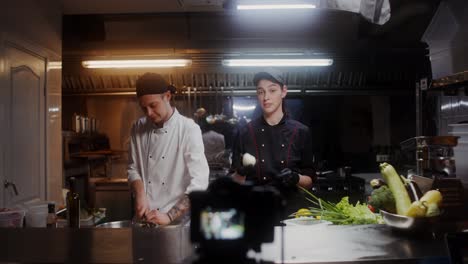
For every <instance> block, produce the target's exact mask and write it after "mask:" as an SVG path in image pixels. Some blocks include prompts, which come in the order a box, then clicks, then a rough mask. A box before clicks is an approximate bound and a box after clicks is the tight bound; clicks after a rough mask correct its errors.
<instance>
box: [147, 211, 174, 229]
mask: <svg viewBox="0 0 468 264" xmlns="http://www.w3.org/2000/svg"><path fill="white" fill-rule="evenodd" d="M146 221H148V222H151V223H154V224H158V225H168V224H170V223H171V219H170V218H169V215H168V214H166V213H161V212H159V211H158V210H151V211H149V212H148V213H147V214H146Z"/></svg>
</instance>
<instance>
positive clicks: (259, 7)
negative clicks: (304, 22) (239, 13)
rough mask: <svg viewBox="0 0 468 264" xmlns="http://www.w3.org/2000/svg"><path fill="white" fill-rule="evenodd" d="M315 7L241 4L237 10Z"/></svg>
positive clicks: (307, 5)
mask: <svg viewBox="0 0 468 264" xmlns="http://www.w3.org/2000/svg"><path fill="white" fill-rule="evenodd" d="M316 7H317V6H316V5H312V4H270V5H259V4H252V5H249V4H242V5H237V10H271V9H312V8H316Z"/></svg>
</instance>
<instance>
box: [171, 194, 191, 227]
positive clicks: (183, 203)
mask: <svg viewBox="0 0 468 264" xmlns="http://www.w3.org/2000/svg"><path fill="white" fill-rule="evenodd" d="M189 209H190V199H189V197H188V195H184V197H182V199H180V200H179V201H178V202H177V203H176V204H175V205H174V206H173V207H172V208H171V210H169V212H167V215H168V216H169V219H170V220H171V222H172V221H174V220H176V219H177V218H179V217H181V216H182V215H184V214H185V213H187V212H188V210H189Z"/></svg>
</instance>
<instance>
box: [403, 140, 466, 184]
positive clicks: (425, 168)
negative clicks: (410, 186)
mask: <svg viewBox="0 0 468 264" xmlns="http://www.w3.org/2000/svg"><path fill="white" fill-rule="evenodd" d="M457 144H458V137H454V136H434V137H424V136H423V137H414V138H410V139H407V140H405V141H403V142H401V143H400V146H401V150H402V152H403V158H404V161H403V163H406V164H404V167H406V168H408V169H409V170H410V172H409V174H416V175H420V176H425V177H429V178H433V177H437V178H447V177H450V178H454V177H455V176H456V169H455V158H454V154H453V153H454V152H453V148H454V147H455V146H456V145H457Z"/></svg>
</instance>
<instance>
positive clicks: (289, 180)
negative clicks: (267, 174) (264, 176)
mask: <svg viewBox="0 0 468 264" xmlns="http://www.w3.org/2000/svg"><path fill="white" fill-rule="evenodd" d="M276 177H277V179H278V180H279V182H280V183H281V184H282V185H283V186H285V187H294V186H296V185H297V184H298V183H299V179H300V177H299V174H298V173H297V172H295V171H293V170H291V169H289V168H285V169H283V170H282V171H281V172H280V173H279V174H277V175H276Z"/></svg>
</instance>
